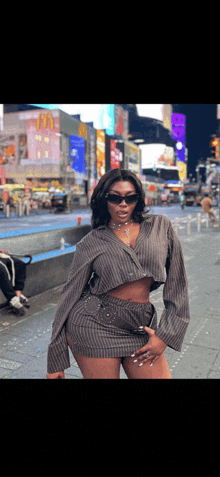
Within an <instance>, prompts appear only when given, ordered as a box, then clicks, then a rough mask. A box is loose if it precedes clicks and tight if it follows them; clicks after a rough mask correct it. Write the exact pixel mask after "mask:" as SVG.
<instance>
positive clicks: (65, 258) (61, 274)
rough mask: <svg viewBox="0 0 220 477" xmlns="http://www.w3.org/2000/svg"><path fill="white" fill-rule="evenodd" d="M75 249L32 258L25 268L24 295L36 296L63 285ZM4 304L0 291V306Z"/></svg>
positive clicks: (54, 251) (69, 248)
mask: <svg viewBox="0 0 220 477" xmlns="http://www.w3.org/2000/svg"><path fill="white" fill-rule="evenodd" d="M75 249H76V246H73V247H68V248H67V249H65V250H53V251H51V252H48V253H44V254H42V256H41V255H36V256H34V257H33V261H32V263H30V265H28V266H27V268H26V280H25V287H24V290H23V293H24V295H25V296H27V297H30V296H34V295H38V294H39V293H42V292H43V291H45V290H49V289H50V288H54V287H56V286H58V285H62V283H63V284H64V283H65V282H66V281H67V278H68V273H69V269H70V267H71V263H72V260H73V257H74V252H75ZM6 303H7V300H6V298H5V296H4V295H3V293H2V291H0V305H1V306H3V305H5V304H6Z"/></svg>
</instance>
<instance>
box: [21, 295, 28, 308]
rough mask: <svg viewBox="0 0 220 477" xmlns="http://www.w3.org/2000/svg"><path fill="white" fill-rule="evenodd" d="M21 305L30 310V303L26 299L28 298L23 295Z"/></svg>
mask: <svg viewBox="0 0 220 477" xmlns="http://www.w3.org/2000/svg"><path fill="white" fill-rule="evenodd" d="M20 303H21V304H22V305H23V306H25V308H30V303H29V301H28V299H27V298H26V296H24V295H22V293H21V295H20Z"/></svg>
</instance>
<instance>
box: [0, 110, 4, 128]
mask: <svg viewBox="0 0 220 477" xmlns="http://www.w3.org/2000/svg"><path fill="white" fill-rule="evenodd" d="M0 131H3V104H0Z"/></svg>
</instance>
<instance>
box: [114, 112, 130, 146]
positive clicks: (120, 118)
mask: <svg viewBox="0 0 220 477" xmlns="http://www.w3.org/2000/svg"><path fill="white" fill-rule="evenodd" d="M115 135H116V136H122V137H123V138H124V139H127V137H128V111H126V110H125V109H124V108H122V107H121V106H118V105H116V104H115Z"/></svg>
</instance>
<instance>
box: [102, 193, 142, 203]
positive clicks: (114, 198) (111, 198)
mask: <svg viewBox="0 0 220 477" xmlns="http://www.w3.org/2000/svg"><path fill="white" fill-rule="evenodd" d="M105 198H106V199H107V200H108V202H112V204H121V202H122V201H123V200H125V202H126V204H134V203H135V202H137V201H138V199H139V194H132V195H126V196H122V195H117V194H110V193H109V194H106V196H105Z"/></svg>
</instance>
